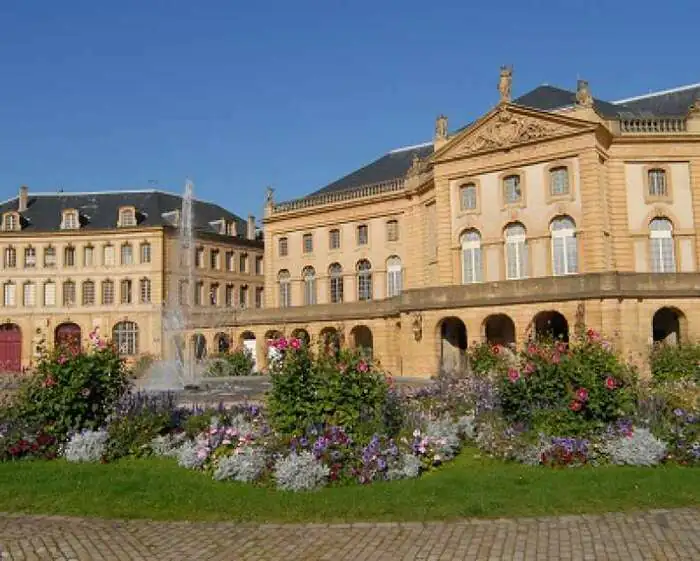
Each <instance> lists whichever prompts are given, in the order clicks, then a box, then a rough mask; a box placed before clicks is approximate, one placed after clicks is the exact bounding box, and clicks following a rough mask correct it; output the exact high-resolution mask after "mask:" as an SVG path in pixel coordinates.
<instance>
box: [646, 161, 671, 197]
mask: <svg viewBox="0 0 700 561" xmlns="http://www.w3.org/2000/svg"><path fill="white" fill-rule="evenodd" d="M647 183H648V189H649V196H650V197H666V196H668V184H667V182H666V170H664V169H660V168H654V169H650V170H649V171H648V172H647Z"/></svg>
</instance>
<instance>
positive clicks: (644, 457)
mask: <svg viewBox="0 0 700 561" xmlns="http://www.w3.org/2000/svg"><path fill="white" fill-rule="evenodd" d="M605 451H606V453H607V454H608V456H609V457H610V461H611V462H612V463H613V464H618V465H630V466H654V465H656V464H658V463H659V462H660V461H661V460H663V459H664V457H665V455H666V444H665V443H664V442H662V441H661V440H659V439H658V438H656V437H655V436H654V435H653V434H651V431H649V429H645V428H636V429H634V431H633V432H632V434H631V435H629V436H624V435H623V436H618V437H616V438H614V439H612V440H611V441H610V442H608V444H607V446H606V449H605Z"/></svg>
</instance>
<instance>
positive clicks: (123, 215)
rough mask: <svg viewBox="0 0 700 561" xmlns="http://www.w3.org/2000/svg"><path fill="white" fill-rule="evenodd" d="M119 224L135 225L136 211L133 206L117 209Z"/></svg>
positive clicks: (124, 225)
mask: <svg viewBox="0 0 700 561" xmlns="http://www.w3.org/2000/svg"><path fill="white" fill-rule="evenodd" d="M119 226H122V227H128V226H136V213H135V212H134V209H133V208H123V209H121V210H120V211H119Z"/></svg>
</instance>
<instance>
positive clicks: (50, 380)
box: [41, 376, 56, 388]
mask: <svg viewBox="0 0 700 561" xmlns="http://www.w3.org/2000/svg"><path fill="white" fill-rule="evenodd" d="M41 385H42V387H44V388H53V387H54V386H55V385H56V380H55V379H54V377H53V376H47V378H46V379H45V380H44V381H43V382H42V383H41Z"/></svg>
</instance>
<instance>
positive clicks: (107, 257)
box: [102, 245, 114, 267]
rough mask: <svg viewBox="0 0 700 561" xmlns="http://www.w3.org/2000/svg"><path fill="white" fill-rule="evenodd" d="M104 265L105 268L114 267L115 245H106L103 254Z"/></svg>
mask: <svg viewBox="0 0 700 561" xmlns="http://www.w3.org/2000/svg"><path fill="white" fill-rule="evenodd" d="M102 264H103V265H104V266H105V267H113V266H114V246H113V245H106V246H105V247H104V250H103V254H102Z"/></svg>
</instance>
